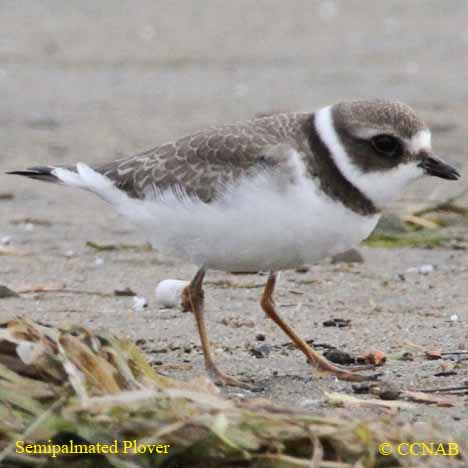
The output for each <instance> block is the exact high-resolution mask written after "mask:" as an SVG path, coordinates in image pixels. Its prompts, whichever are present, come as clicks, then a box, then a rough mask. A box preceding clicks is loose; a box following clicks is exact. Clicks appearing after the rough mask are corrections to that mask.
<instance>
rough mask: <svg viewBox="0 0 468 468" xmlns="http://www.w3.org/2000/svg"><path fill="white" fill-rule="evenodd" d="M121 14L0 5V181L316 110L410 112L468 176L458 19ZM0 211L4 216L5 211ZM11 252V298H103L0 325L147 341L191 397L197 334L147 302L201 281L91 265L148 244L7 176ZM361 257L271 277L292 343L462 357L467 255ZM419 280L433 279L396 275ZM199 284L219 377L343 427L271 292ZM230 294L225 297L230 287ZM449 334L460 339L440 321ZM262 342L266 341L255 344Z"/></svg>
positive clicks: (275, 11)
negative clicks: (380, 106)
mask: <svg viewBox="0 0 468 468" xmlns="http://www.w3.org/2000/svg"><path fill="white" fill-rule="evenodd" d="M115 5H116V4H115V3H114V2H111V1H110V0H109V1H107V0H106V1H101V2H98V3H97V2H93V1H80V2H66V3H65V2H58V1H56V2H54V1H36V2H22V1H17V0H15V1H3V2H1V3H0V26H1V28H0V102H1V105H0V140H1V145H2V151H1V153H0V173H2V172H4V171H5V170H11V169H18V168H23V167H25V166H26V167H27V166H29V165H31V164H34V163H50V164H53V163H70V162H74V161H78V160H80V161H85V162H96V161H105V160H110V159H113V158H115V157H117V156H120V155H123V154H131V153H135V152H137V151H140V150H144V149H147V148H149V147H151V146H154V145H156V144H158V143H161V142H164V141H165V140H167V139H170V138H173V137H178V136H182V135H183V134H185V133H187V132H190V131H192V130H195V129H198V128H200V127H203V126H205V125H210V124H214V123H220V122H228V121H232V120H238V119H243V118H248V117H250V116H252V115H254V114H255V113H257V112H267V111H272V110H273V111H274V110H310V109H315V108H317V107H319V106H320V105H323V104H326V103H329V102H333V101H336V100H338V99H340V98H343V97H346V98H359V97H389V98H398V99H400V100H403V101H406V102H408V103H410V104H412V105H413V106H414V107H415V108H417V109H418V111H419V112H420V113H421V114H422V115H423V116H424V118H425V119H426V120H427V122H428V123H429V124H430V125H431V126H432V128H433V130H434V131H433V140H434V147H435V150H436V151H437V152H438V153H439V154H443V155H446V157H447V158H448V159H450V160H451V161H452V162H454V163H455V164H456V165H457V167H458V168H459V169H460V170H461V171H462V172H463V170H464V168H465V166H466V163H465V161H466V158H465V152H466V147H465V142H466V138H465V133H466V128H467V126H468V88H467V87H466V78H467V71H468V70H467V62H466V60H465V58H466V55H467V52H468V29H467V25H466V15H467V14H468V3H466V2H464V1H455V0H454V1H451V2H439V1H429V0H425V1H415V2H405V1H403V0H401V1H389V2H372V1H357V0H356V1H354V0H351V1H346V2H344V1H343V2H334V1H321V2H319V1H310V0H307V1H294V2H283V1H281V0H278V1H277V0H271V1H260V2H255V3H254V2H249V1H244V0H242V1H236V2H229V3H228V2H224V3H223V6H222V7H220V3H219V2H216V1H215V0H210V1H205V2H203V3H199V2H183V1H174V2H164V3H163V2H149V1H148V2H146V3H145V2H139V3H138V6H136V4H135V3H133V2H130V1H127V2H119V8H117V7H116V6H115ZM463 188H464V183H463V181H462V182H459V183H456V184H453V183H452V184H450V183H444V182H442V181H434V180H431V181H425V182H424V181H423V182H421V183H418V184H416V185H415V186H414V187H412V188H411V189H410V190H409V192H408V193H407V194H406V196H405V197H404V198H403V199H402V200H400V202H399V203H398V204H397V205H396V206H395V207H394V209H398V210H400V209H401V207H403V206H407V205H408V203H410V204H411V205H412V206H414V204H415V203H420V202H422V203H425V202H427V201H428V200H432V199H434V200H435V199H440V198H444V197H446V196H448V195H450V194H455V193H458V192H459V191H461V190H462V189H463ZM2 193H3V194H12V196H13V198H12V199H1V194H2ZM31 218H32V221H34V220H36V221H39V224H38V223H34V222H31ZM465 231H466V230H465V229H463V228H460V229H459V231H458V232H457V234H458V235H460V236H465V235H466V232H465ZM5 236H8V237H10V238H11V239H10V246H11V247H13V248H15V249H18V250H21V251H26V252H28V255H25V256H12V255H8V256H0V284H5V285H7V286H9V287H10V288H12V289H15V290H21V289H22V288H28V287H31V286H34V285H57V284H65V285H66V287H67V288H70V289H74V290H80V291H87V292H97V293H104V294H83V293H82V294H70V293H48V294H24V295H22V296H21V297H20V298H12V299H3V300H2V299H0V318H1V319H2V320H3V319H7V318H10V317H14V316H17V315H25V316H28V317H31V318H34V319H37V320H42V321H46V322H50V323H54V324H62V325H63V324H66V323H82V324H83V325H87V326H90V327H93V328H95V327H104V328H106V329H108V330H110V331H112V332H116V333H118V334H120V335H128V336H129V337H131V338H133V339H135V340H138V339H139V340H146V343H145V349H146V350H147V351H148V352H149V356H150V359H151V360H152V361H154V362H159V363H162V364H164V365H166V367H165V372H167V373H168V374H170V375H177V376H179V377H182V378H190V377H192V376H195V375H199V374H200V373H201V372H202V369H203V366H202V357H201V354H200V350H199V347H198V339H197V336H196V335H195V327H194V323H193V318H192V317H191V315H190V314H183V313H181V312H180V311H179V310H176V309H173V310H159V309H158V308H157V306H156V304H155V301H154V288H155V285H156V284H157V283H158V281H160V280H162V279H165V278H179V279H190V277H191V276H192V275H193V273H194V267H193V266H190V265H185V264H180V263H178V262H176V261H175V260H174V259H170V258H165V257H162V256H161V255H159V254H158V253H156V252H147V251H144V250H142V249H137V250H116V251H103V252H97V251H96V250H95V249H93V248H91V247H87V246H86V242H87V241H95V242H98V243H111V244H137V245H142V243H143V241H144V239H142V238H141V237H140V236H138V233H135V232H133V231H132V230H131V228H130V227H129V226H128V225H126V224H125V222H123V221H122V220H120V219H118V218H117V216H116V215H114V214H113V213H112V212H110V210H108V209H107V207H106V206H105V205H104V204H103V203H102V202H100V201H99V200H96V199H95V198H93V196H92V195H89V194H86V193H77V192H73V191H68V190H65V189H62V188H60V187H54V186H47V185H45V184H39V183H35V182H33V181H28V180H21V179H17V178H13V177H8V176H5V175H3V176H2V175H0V238H2V239H3V241H5V239H4V238H5ZM362 252H363V255H364V257H365V262H364V263H362V264H357V265H343V264H339V265H332V264H330V262H328V261H325V262H323V263H321V264H319V265H313V266H311V268H310V271H308V272H307V273H296V272H285V273H283V274H282V276H281V281H280V283H279V286H278V290H277V300H278V304H279V305H280V309H281V313H282V314H283V316H284V317H285V318H286V319H287V320H289V321H290V322H291V323H292V324H294V326H295V327H296V329H297V330H298V331H299V332H300V333H301V334H302V335H303V336H304V337H306V338H308V339H314V340H316V342H320V343H327V344H329V345H333V346H336V347H338V348H340V349H343V350H346V351H350V352H352V353H356V354H360V353H361V352H369V351H374V350H381V351H383V352H385V353H386V354H392V353H395V352H398V351H401V349H403V348H404V347H405V345H404V343H405V342H406V341H411V342H413V343H415V344H418V345H421V346H422V347H424V348H425V349H437V348H441V349H442V350H443V351H455V350H460V349H466V346H467V345H466V343H467V339H468V327H467V325H466V324H467V322H468V309H467V305H466V285H467V280H468V253H467V252H466V251H464V250H456V251H455V250H450V249H433V250H422V249H402V250H385V249H370V248H363V249H362ZM424 264H431V265H434V266H435V270H434V271H433V272H431V273H430V274H428V275H421V274H418V273H406V271H407V270H408V269H409V268H412V267H417V266H420V265H424ZM401 273H403V274H404V280H403V279H402V277H401V275H400V276H399V274H401ZM207 280H208V284H207V286H206V294H207V310H208V312H207V314H208V321H209V329H210V335H211V340H212V342H213V345H214V346H215V349H216V359H217V361H218V363H219V365H220V367H221V368H223V369H225V370H226V371H229V372H230V373H231V374H234V375H236V376H238V377H241V378H244V379H247V380H248V379H253V380H255V381H257V382H259V383H261V384H262V385H264V386H265V390H264V391H263V392H261V393H260V394H257V395H256V396H258V395H260V396H264V397H268V398H272V399H273V400H275V401H279V402H285V403H288V404H292V405H295V406H300V407H304V408H311V409H319V410H320V411H321V412H323V413H327V414H330V413H333V412H334V411H336V410H335V409H332V408H329V407H328V406H327V405H326V404H325V403H324V392H325V391H341V392H345V393H352V389H351V385H350V384H349V383H343V382H336V381H335V380H334V379H333V378H330V377H322V378H319V377H318V376H317V375H316V374H315V373H314V372H313V371H312V370H311V369H310V368H309V367H308V366H307V364H306V363H305V361H304V359H303V357H302V355H300V354H299V352H297V351H295V350H291V349H288V348H287V347H285V346H275V345H282V344H284V343H286V342H287V339H286V338H285V337H284V336H283V335H282V334H281V332H280V330H278V329H277V328H276V327H275V326H274V324H273V323H271V322H269V321H267V319H265V317H264V316H263V314H262V312H261V310H260V308H259V306H258V299H259V296H260V293H261V285H262V284H263V283H264V281H265V277H264V276H261V275H249V276H233V275H229V274H225V273H219V272H212V273H210V274H209V275H208V278H207ZM223 281H228V282H231V283H232V287H229V288H225V287H222V282H223ZM125 287H130V288H131V289H133V290H134V291H136V292H137V293H138V294H139V295H142V296H145V297H146V298H147V299H148V301H149V306H148V308H146V309H145V310H144V311H141V312H136V311H134V310H133V308H132V304H133V299H132V298H119V297H114V296H113V295H112V293H113V291H114V290H115V289H122V288H125ZM106 294H107V295H106ZM452 315H457V316H458V320H457V321H455V322H454V321H451V320H450V317H451V316H452ZM330 318H345V319H350V320H351V326H350V327H347V328H328V327H324V326H323V325H322V322H323V321H324V320H327V319H330ZM259 333H263V334H264V335H265V338H266V339H265V341H264V342H259V341H258V340H256V335H257V334H259ZM261 345H267V348H268V349H269V347H272V348H271V352H270V353H269V354H268V356H266V357H264V358H262V359H259V358H256V357H254V356H253V355H252V354H251V352H250V350H251V349H252V348H257V347H258V346H261ZM415 354H418V352H417V350H416V352H415ZM445 362H448V363H449V365H451V364H453V361H451V360H450V359H446V360H445ZM175 364H178V365H182V366H181V367H180V368H174V367H173V366H172V365H175ZM467 369H468V366H467V361H464V362H460V363H458V366H457V367H456V369H455V372H456V374H455V375H452V376H448V377H437V376H435V374H437V373H439V372H441V371H442V370H444V368H443V365H442V364H441V361H440V360H436V361H429V360H426V359H424V358H423V357H422V356H420V355H417V356H416V357H415V359H414V360H413V361H397V360H390V361H389V362H388V363H387V364H386V365H385V366H384V367H382V372H383V374H384V375H383V377H382V378H383V380H387V381H393V382H398V383H399V384H401V385H402V386H403V387H405V388H415V389H423V388H426V389H427V388H433V387H448V386H452V385H461V384H463V382H464V381H466V380H467V378H468V375H467V374H468V370H467ZM232 391H234V392H236V390H232ZM242 393H244V394H246V395H249V392H245V391H243V392H242ZM354 412H355V413H356V414H361V412H362V410H354ZM368 414H379V413H378V412H377V411H375V412H373V413H371V412H368ZM402 414H403V416H404V417H405V418H407V419H408V420H413V421H414V420H424V421H434V422H436V423H437V424H439V425H441V426H442V428H443V429H444V430H446V431H449V432H450V431H451V432H452V433H453V434H454V435H457V436H459V437H462V438H463V437H464V438H465V439H466V438H467V436H468V425H467V423H466V420H467V416H468V413H467V407H466V406H464V407H463V406H462V405H459V406H457V407H455V408H438V407H431V406H425V405H415V406H414V408H413V409H411V410H404V411H403V413H402Z"/></svg>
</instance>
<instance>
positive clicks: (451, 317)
mask: <svg viewBox="0 0 468 468" xmlns="http://www.w3.org/2000/svg"><path fill="white" fill-rule="evenodd" d="M450 321H451V322H457V321H458V315H457V314H453V315H451V316H450Z"/></svg>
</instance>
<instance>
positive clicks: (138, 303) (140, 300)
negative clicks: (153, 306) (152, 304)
mask: <svg viewBox="0 0 468 468" xmlns="http://www.w3.org/2000/svg"><path fill="white" fill-rule="evenodd" d="M145 307H148V301H147V300H146V298H145V297H142V296H134V298H133V310H134V311H136V312H141V311H143V309H144V308H145Z"/></svg>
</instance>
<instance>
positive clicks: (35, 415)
mask: <svg viewBox="0 0 468 468" xmlns="http://www.w3.org/2000/svg"><path fill="white" fill-rule="evenodd" d="M386 404H388V403H386ZM420 430H421V429H420V426H419V428H418V430H416V428H415V427H414V426H412V425H411V424H409V423H403V422H402V421H401V420H399V419H398V418H397V416H385V417H382V418H377V419H375V418H374V419H372V420H367V421H363V420H357V419H352V418H345V417H339V418H338V417H336V418H330V417H321V416H317V415H314V414H313V413H310V412H306V411H301V412H299V411H296V410H291V409H288V408H283V407H280V406H276V405H274V404H273V403H272V402H269V401H266V400H259V399H256V400H255V399H254V400H248V401H247V400H238V399H228V398H226V397H225V396H223V395H222V394H221V393H220V392H219V390H218V389H217V388H216V387H214V386H213V385H212V384H211V383H210V382H209V381H207V380H205V379H200V380H194V381H191V382H180V381H176V380H173V379H171V378H167V377H164V376H161V375H159V374H158V373H157V372H156V371H155V370H154V369H153V368H152V367H151V366H150V365H149V364H148V363H147V361H146V359H145V357H144V356H143V355H142V354H141V353H140V351H139V350H138V348H137V347H136V346H135V345H133V344H132V343H130V342H128V341H124V340H120V339H118V338H115V337H110V336H106V335H100V334H95V333H93V332H91V331H89V330H87V329H84V328H82V327H75V328H70V329H58V328H54V327H50V326H45V325H41V324H38V323H34V322H31V321H28V320H23V319H16V320H12V321H9V322H6V323H3V324H1V325H0V466H20V465H21V466H31V467H32V466H50V467H54V466H63V463H64V460H66V463H67V465H70V466H80V467H81V466H93V467H119V468H122V467H125V468H130V467H162V466H164V467H176V466H177V467H194V468H196V467H203V468H210V467H213V468H214V467H220V466H223V467H246V466H252V467H271V468H280V467H281V468H292V467H323V468H326V467H329V468H333V467H336V468H337V467H341V468H346V467H348V468H351V467H353V466H365V467H390V466H405V464H410V463H411V466H424V462H425V461H424V460H422V461H421V465H418V463H419V461H418V460H415V459H414V458H413V459H411V460H408V459H407V458H406V459H405V458H396V457H394V456H393V455H390V456H387V457H384V456H381V455H379V452H378V446H379V443H381V442H383V441H385V442H389V443H394V444H397V443H398V442H400V441H405V442H408V441H412V440H418V435H420ZM430 430H431V431H432V430H433V429H430ZM418 431H419V432H418ZM433 434H434V437H436V438H437V440H446V441H447V442H449V441H452V442H453V438H452V437H444V436H443V435H441V434H436V433H435V432H433ZM17 440H24V441H25V443H31V444H35V443H42V444H45V443H48V441H51V443H56V444H67V443H68V441H69V440H73V441H75V442H76V443H81V444H96V443H98V442H99V443H107V444H110V443H111V442H113V441H114V440H117V441H118V442H119V443H121V442H122V441H124V440H135V441H136V443H137V444H146V445H151V444H169V445H170V449H169V450H168V453H167V454H165V455H155V454H150V453H144V454H139V455H132V454H131V453H129V454H124V453H122V452H121V451H120V452H119V453H116V454H106V455H99V456H97V455H93V456H92V458H86V456H85V455H79V456H78V455H75V456H74V457H71V456H66V458H65V456H60V455H59V456H57V458H52V457H51V456H50V455H37V454H36V455H31V454H30V455H26V454H18V453H16V451H15V443H16V441H17ZM2 463H3V465H2Z"/></svg>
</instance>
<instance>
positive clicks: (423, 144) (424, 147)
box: [408, 129, 431, 154]
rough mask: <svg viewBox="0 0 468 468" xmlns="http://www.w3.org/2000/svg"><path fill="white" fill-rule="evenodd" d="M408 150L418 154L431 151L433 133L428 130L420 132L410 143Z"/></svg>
mask: <svg viewBox="0 0 468 468" xmlns="http://www.w3.org/2000/svg"><path fill="white" fill-rule="evenodd" d="M408 149H409V150H410V151H411V153H413V154H416V153H419V152H420V151H428V152H430V151H431V132H430V130H428V129H425V130H419V132H418V133H416V134H414V135H413V137H412V138H411V140H409V142H408Z"/></svg>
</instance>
